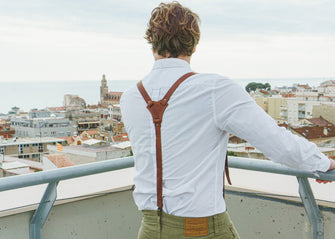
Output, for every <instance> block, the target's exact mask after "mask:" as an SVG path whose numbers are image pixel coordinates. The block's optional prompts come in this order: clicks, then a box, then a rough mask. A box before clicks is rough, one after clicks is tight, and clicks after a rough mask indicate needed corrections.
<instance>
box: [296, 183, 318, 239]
mask: <svg viewBox="0 0 335 239" xmlns="http://www.w3.org/2000/svg"><path fill="white" fill-rule="evenodd" d="M297 179H298V182H299V194H300V198H301V200H302V203H303V204H304V207H305V210H306V213H307V215H308V219H309V222H310V223H311V226H312V239H323V234H324V233H323V217H322V215H321V212H320V210H319V207H318V205H317V204H316V201H315V198H314V195H313V191H312V189H311V186H310V184H309V182H308V179H307V178H305V177H297Z"/></svg>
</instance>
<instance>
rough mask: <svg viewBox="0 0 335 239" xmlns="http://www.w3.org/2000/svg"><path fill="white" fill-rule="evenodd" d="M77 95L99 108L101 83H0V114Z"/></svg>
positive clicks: (114, 87)
mask: <svg viewBox="0 0 335 239" xmlns="http://www.w3.org/2000/svg"><path fill="white" fill-rule="evenodd" d="M331 79H332V80H334V79H335V78H324V77H319V78H317V77H315V78H286V79H275V78H273V79H233V80H235V81H236V82H237V83H239V84H240V85H241V86H242V87H245V86H246V85H247V84H248V83H250V82H261V83H270V85H271V87H272V88H274V87H276V86H277V87H281V86H292V85H293V84H309V85H310V86H319V85H320V83H321V82H323V81H326V80H331ZM134 84H136V81H132V80H110V81H108V89H109V91H121V92H123V91H125V90H126V89H127V88H128V87H130V86H132V85H134ZM66 94H73V95H78V96H79V97H81V98H83V99H84V100H85V101H86V104H91V105H94V104H97V103H98V102H99V99H100V81H57V82H50V81H45V82H0V114H6V113H8V111H10V110H11V108H12V107H14V106H16V107H19V108H20V109H21V110H23V111H29V110H31V109H44V108H46V107H59V106H63V99H64V95H66Z"/></svg>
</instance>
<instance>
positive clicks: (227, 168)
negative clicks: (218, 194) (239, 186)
mask: <svg viewBox="0 0 335 239" xmlns="http://www.w3.org/2000/svg"><path fill="white" fill-rule="evenodd" d="M225 175H226V178H227V181H228V183H229V185H231V184H232V183H231V181H230V176H229V167H228V151H227V153H226V162H225V166H224V173H223V197H225V180H224V176H225Z"/></svg>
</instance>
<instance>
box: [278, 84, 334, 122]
mask: <svg viewBox="0 0 335 239" xmlns="http://www.w3.org/2000/svg"><path fill="white" fill-rule="evenodd" d="M321 105H324V106H332V107H334V106H335V86H333V85H322V84H321V85H320V86H319V87H317V88H316V89H311V88H310V87H300V88H298V90H297V91H296V92H295V96H294V97H292V98H287V101H286V105H283V106H282V107H281V113H280V116H281V117H282V120H283V121H285V122H287V123H288V124H290V125H292V126H299V125H301V124H302V122H303V120H304V119H309V118H313V117H319V116H323V117H324V115H321V114H319V115H317V114H316V113H315V112H314V113H313V109H318V107H320V106H321ZM319 109H320V108H319ZM324 118H326V117H324ZM327 118H328V117H327ZM327 118H326V119H327ZM329 119H330V117H329Z"/></svg>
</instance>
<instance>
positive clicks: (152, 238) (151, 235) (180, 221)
mask: <svg viewBox="0 0 335 239" xmlns="http://www.w3.org/2000/svg"><path fill="white" fill-rule="evenodd" d="M142 213H143V218H142V224H141V227H140V230H139V232H138V239H181V238H194V239H195V238H196V239H198V238H199V239H200V238H201V239H233V238H234V239H239V238H240V237H239V235H238V233H237V232H236V229H235V227H234V225H233V223H232V222H231V220H230V218H229V215H228V213H227V212H224V213H220V214H217V215H214V216H210V217H207V222H206V225H208V230H206V235H201V236H189V235H187V233H188V232H189V230H192V227H188V226H186V225H184V222H185V223H186V221H185V218H184V217H178V216H173V215H170V214H166V213H164V212H163V213H162V215H161V217H159V216H158V214H157V211H150V210H144V211H142ZM191 220H192V219H191ZM204 220H206V219H204ZM185 227H188V229H187V228H186V229H185ZM190 228H191V229H190ZM187 231H188V232H187ZM185 232H186V233H185ZM185 234H186V235H185Z"/></svg>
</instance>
